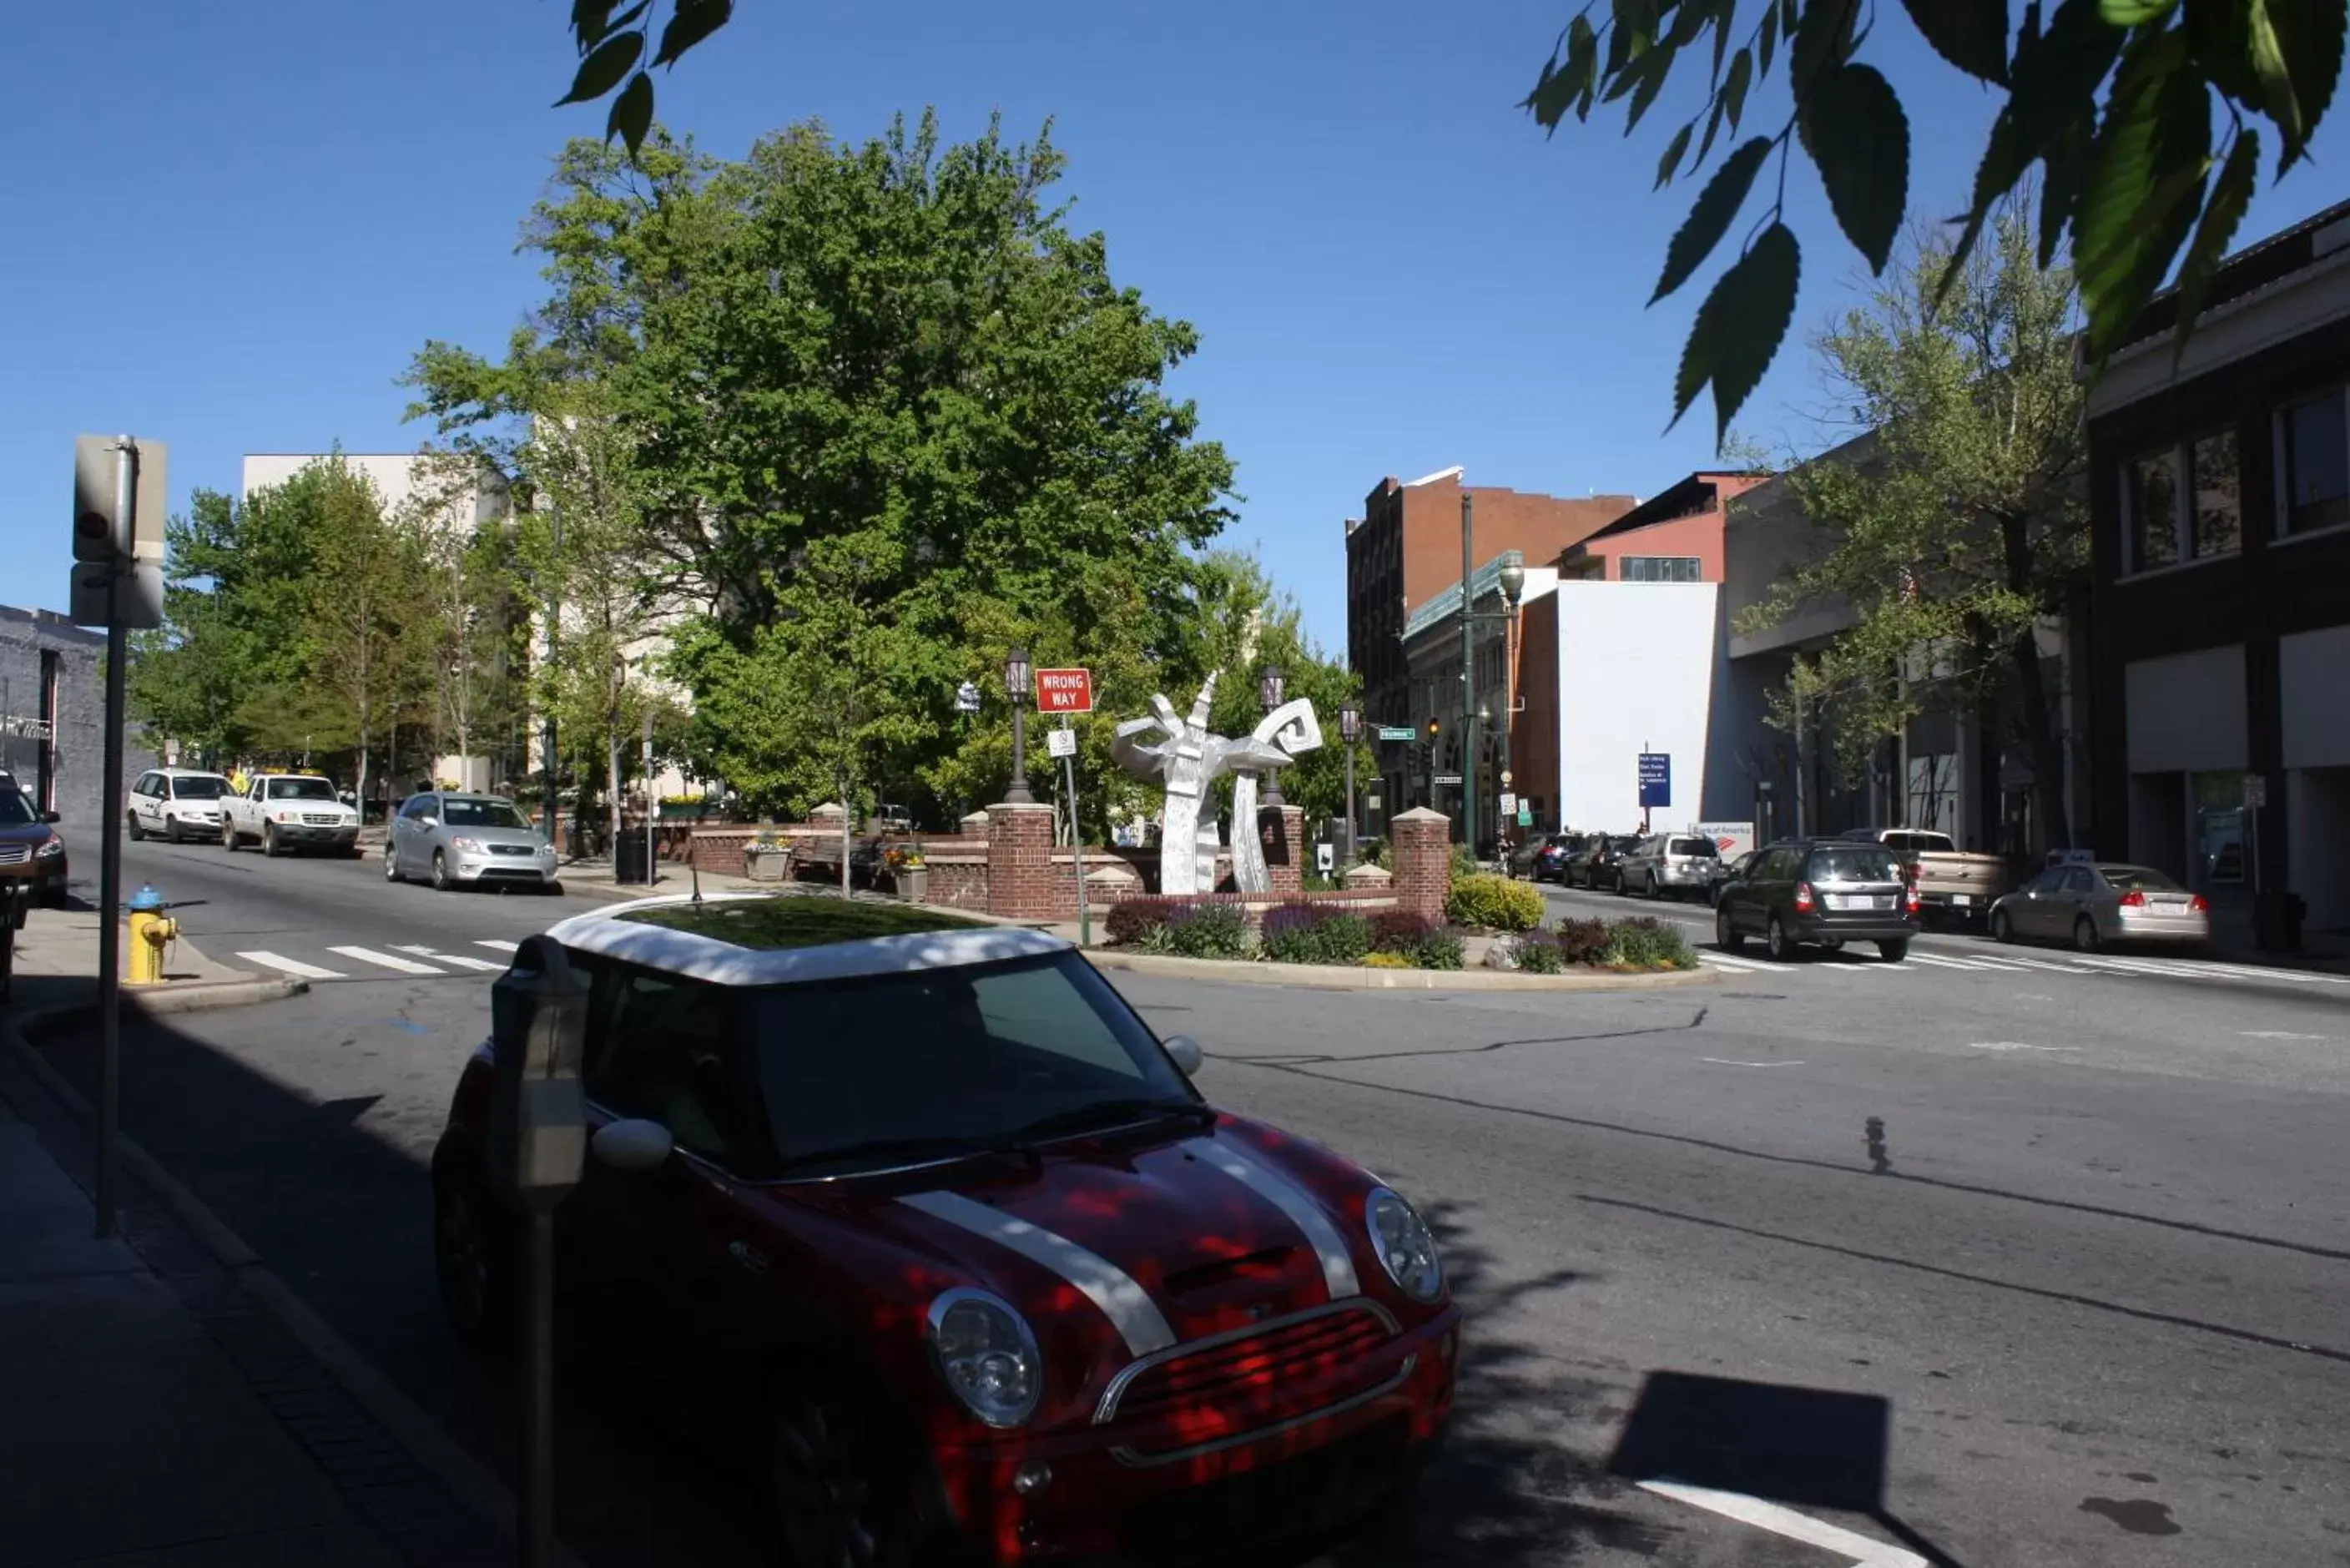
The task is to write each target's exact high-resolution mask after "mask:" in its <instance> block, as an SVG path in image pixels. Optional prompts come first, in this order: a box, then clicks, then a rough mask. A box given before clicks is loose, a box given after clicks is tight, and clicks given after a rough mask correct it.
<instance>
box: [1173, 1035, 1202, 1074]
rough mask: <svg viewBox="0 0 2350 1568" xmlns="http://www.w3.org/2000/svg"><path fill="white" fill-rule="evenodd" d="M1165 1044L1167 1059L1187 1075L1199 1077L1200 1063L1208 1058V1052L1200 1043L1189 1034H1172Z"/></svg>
mask: <svg viewBox="0 0 2350 1568" xmlns="http://www.w3.org/2000/svg"><path fill="white" fill-rule="evenodd" d="M1165 1044H1166V1047H1167V1059H1168V1060H1169V1061H1170V1062H1172V1063H1174V1064H1175V1065H1176V1066H1178V1067H1180V1068H1181V1069H1182V1072H1183V1075H1184V1076H1185V1077H1187V1078H1192V1077H1197V1076H1198V1075H1199V1073H1200V1064H1201V1063H1202V1062H1204V1061H1206V1060H1207V1053H1206V1052H1204V1051H1202V1050H1201V1049H1200V1043H1199V1042H1198V1041H1197V1040H1194V1039H1192V1038H1191V1036H1190V1035H1189V1034H1170V1035H1169V1036H1168V1037H1167V1039H1166V1042H1165Z"/></svg>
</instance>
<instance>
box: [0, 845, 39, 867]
mask: <svg viewBox="0 0 2350 1568" xmlns="http://www.w3.org/2000/svg"><path fill="white" fill-rule="evenodd" d="M32 857H33V846H31V845H29V844H0V866H22V865H23V864H24V863H25V862H26V861H27V860H30V859H31V858H32Z"/></svg>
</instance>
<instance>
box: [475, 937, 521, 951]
mask: <svg viewBox="0 0 2350 1568" xmlns="http://www.w3.org/2000/svg"><path fill="white" fill-rule="evenodd" d="M473 945H474V946H475V947H477V948H487V949H489V950H491V951H492V952H494V953H511V952H513V951H514V950H515V949H516V948H518V947H520V946H522V944H521V943H520V942H514V941H508V940H506V939H505V938H504V937H478V938H476V939H474V941H473Z"/></svg>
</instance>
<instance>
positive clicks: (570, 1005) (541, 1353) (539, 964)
mask: <svg viewBox="0 0 2350 1568" xmlns="http://www.w3.org/2000/svg"><path fill="white" fill-rule="evenodd" d="M586 1038H587V997H586V995H585V994H583V990H582V987H581V986H580V983H579V977H578V976H577V975H576V974H575V973H574V972H573V971H572V968H571V961H570V959H569V958H568V957H567V955H566V954H565V952H564V950H563V944H562V943H560V942H558V941H556V940H553V939H551V938H548V937H545V936H536V937H532V938H529V939H528V940H525V941H524V943H523V944H522V946H521V947H520V949H518V950H516V951H515V961H514V964H513V967H512V968H510V969H508V970H507V971H506V972H505V973H504V974H503V975H501V976H499V977H498V979H497V981H496V983H495V984H494V985H493V986H492V987H491V988H490V1063H491V1070H492V1073H493V1075H494V1076H493V1077H492V1079H491V1085H490V1125H489V1149H488V1154H489V1162H490V1179H491V1180H492V1181H493V1182H494V1183H495V1184H496V1186H497V1187H498V1188H499V1189H500V1190H502V1191H503V1192H504V1193H505V1195H506V1196H507V1198H508V1199H510V1200H512V1201H513V1202H514V1203H515V1205H516V1206H517V1207H518V1208H519V1209H520V1210H522V1214H523V1217H524V1224H523V1228H522V1229H523V1234H524V1242H525V1246H524V1253H523V1270H522V1276H523V1289H522V1291H521V1292H520V1293H519V1294H518V1295H517V1297H516V1302H515V1306H516V1310H517V1312H518V1314H520V1317H521V1323H520V1324H519V1325H518V1326H519V1327H520V1329H521V1334H520V1338H521V1341H522V1344H523V1346H524V1362H523V1377H522V1401H523V1407H522V1464H521V1467H520V1468H521V1474H522V1485H521V1488H520V1491H521V1497H520V1499H519V1501H520V1504H521V1508H520V1529H519V1530H518V1532H517V1537H518V1540H517V1544H518V1546H519V1548H520V1550H519V1552H517V1558H518V1560H519V1562H520V1563H522V1565H523V1568H547V1565H548V1564H550V1563H553V1562H554V1560H555V1210H556V1206H557V1205H559V1204H560V1203H561V1202H562V1201H563V1200H564V1199H565V1198H567V1197H568V1196H569V1195H570V1192H571V1189H573V1188H575V1187H577V1186H578V1185H579V1178H580V1175H581V1173H582V1172H583V1171H584V1169H585V1168H586V1166H587V1094H586V1092H585V1090H584V1089H583V1088H582V1086H581V1085H580V1082H579V1068H580V1058H581V1054H582V1051H583V1047H584V1044H585V1041H586Z"/></svg>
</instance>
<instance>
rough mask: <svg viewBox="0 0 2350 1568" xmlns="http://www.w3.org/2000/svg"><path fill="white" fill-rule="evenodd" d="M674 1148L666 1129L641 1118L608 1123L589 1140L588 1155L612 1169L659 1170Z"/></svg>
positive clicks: (633, 1117) (675, 1141)
mask: <svg viewBox="0 0 2350 1568" xmlns="http://www.w3.org/2000/svg"><path fill="white" fill-rule="evenodd" d="M676 1147H677V1140H676V1139H674V1138H672V1137H670V1136H669V1128H667V1127H663V1126H661V1125H660V1123H659V1122H655V1121H647V1120H645V1119H644V1118H643V1117H641V1116H629V1117H624V1118H623V1119H621V1120H619V1121H617V1122H607V1123H606V1124H605V1125H604V1126H603V1127H600V1128H598V1130H597V1133H596V1136H595V1137H592V1138H590V1139H588V1140H587V1152H588V1153H590V1154H592V1155H594V1156H595V1157H596V1158H598V1159H599V1160H601V1161H602V1162H603V1163H604V1164H606V1165H608V1166H610V1167H611V1168H613V1169H614V1170H658V1169H660V1168H661V1167H662V1166H663V1165H666V1164H667V1163H669V1157H670V1155H671V1153H672V1152H674V1151H675V1149H676Z"/></svg>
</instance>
